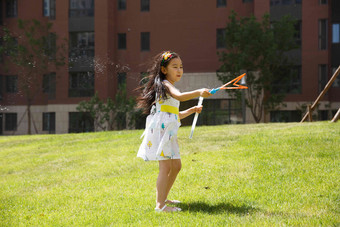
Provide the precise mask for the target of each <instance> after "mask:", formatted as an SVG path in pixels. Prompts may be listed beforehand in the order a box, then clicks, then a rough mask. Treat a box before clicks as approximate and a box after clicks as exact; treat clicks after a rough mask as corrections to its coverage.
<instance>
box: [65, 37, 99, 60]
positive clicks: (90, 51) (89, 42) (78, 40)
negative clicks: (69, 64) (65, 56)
mask: <svg viewBox="0 0 340 227" xmlns="http://www.w3.org/2000/svg"><path fill="white" fill-rule="evenodd" d="M69 49H70V58H71V59H77V58H81V57H85V58H87V57H94V32H71V33H70V48H69Z"/></svg>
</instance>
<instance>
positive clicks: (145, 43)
mask: <svg viewBox="0 0 340 227" xmlns="http://www.w3.org/2000/svg"><path fill="white" fill-rule="evenodd" d="M140 38H141V39H140V41H141V51H149V50H150V32H142V33H141V35H140Z"/></svg>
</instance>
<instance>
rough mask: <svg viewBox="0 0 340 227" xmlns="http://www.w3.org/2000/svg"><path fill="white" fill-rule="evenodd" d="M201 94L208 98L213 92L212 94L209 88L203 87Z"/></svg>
mask: <svg viewBox="0 0 340 227" xmlns="http://www.w3.org/2000/svg"><path fill="white" fill-rule="evenodd" d="M200 96H202V97H203V98H207V97H209V96H212V94H210V92H209V89H206V88H202V89H200Z"/></svg>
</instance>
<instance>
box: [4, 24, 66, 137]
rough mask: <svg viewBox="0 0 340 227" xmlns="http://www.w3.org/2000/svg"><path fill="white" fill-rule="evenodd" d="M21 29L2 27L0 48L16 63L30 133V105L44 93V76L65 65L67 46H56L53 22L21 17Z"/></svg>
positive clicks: (7, 58) (19, 26)
mask: <svg viewBox="0 0 340 227" xmlns="http://www.w3.org/2000/svg"><path fill="white" fill-rule="evenodd" d="M18 28H19V29H18V32H13V31H10V30H9V29H8V28H6V27H5V28H4V29H3V33H4V35H3V46H2V48H1V50H0V51H1V52H2V53H5V55H7V57H6V58H5V59H6V60H8V61H9V62H11V63H12V64H14V66H15V72H16V73H17V75H18V81H17V83H18V84H17V86H18V92H20V93H21V95H22V96H23V97H24V98H25V99H26V106H27V109H26V112H27V118H28V130H27V133H28V134H31V121H32V118H31V106H32V104H34V101H35V100H36V98H37V96H39V95H41V94H42V92H43V89H44V88H43V75H46V74H49V73H50V72H51V71H55V70H56V69H58V68H59V67H60V66H62V65H64V64H65V52H66V47H65V46H66V45H65V44H60V45H57V36H56V34H55V33H53V32H51V28H52V23H49V22H45V23H44V22H40V21H38V20H35V19H33V20H21V19H19V20H18ZM64 43H66V42H64ZM54 82H55V81H54ZM45 89H46V88H45Z"/></svg>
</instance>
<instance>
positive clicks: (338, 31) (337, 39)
mask: <svg viewBox="0 0 340 227" xmlns="http://www.w3.org/2000/svg"><path fill="white" fill-rule="evenodd" d="M332 43H340V24H333V25H332Z"/></svg>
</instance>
